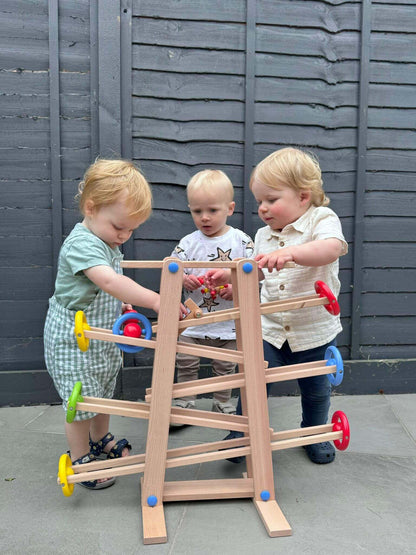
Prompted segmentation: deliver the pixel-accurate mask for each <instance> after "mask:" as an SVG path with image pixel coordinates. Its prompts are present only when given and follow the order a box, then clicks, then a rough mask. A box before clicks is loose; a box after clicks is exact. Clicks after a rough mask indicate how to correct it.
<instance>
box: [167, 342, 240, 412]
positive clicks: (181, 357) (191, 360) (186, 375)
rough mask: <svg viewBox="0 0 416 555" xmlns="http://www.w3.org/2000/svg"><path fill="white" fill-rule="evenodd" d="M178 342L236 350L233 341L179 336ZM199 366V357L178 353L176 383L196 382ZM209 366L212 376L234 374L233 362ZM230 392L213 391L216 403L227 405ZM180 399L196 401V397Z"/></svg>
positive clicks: (214, 362)
mask: <svg viewBox="0 0 416 555" xmlns="http://www.w3.org/2000/svg"><path fill="white" fill-rule="evenodd" d="M179 341H180V342H181V343H192V344H193V345H206V346H209V347H219V348H223V349H234V350H236V348H237V343H236V341H235V339H200V338H196V337H186V336H181V337H180V338H179ZM199 364H200V358H199V357H196V356H193V355H186V354H183V353H178V354H177V355H176V367H177V381H178V383H182V382H188V381H192V380H197V379H198V373H199ZM211 364H212V374H213V375H214V376H225V375H227V374H234V372H235V367H236V364H235V362H230V361H228V360H212V361H211ZM231 391H232V390H231V389H226V390H224V391H215V392H214V394H213V397H214V399H215V400H216V401H217V402H218V403H227V402H228V401H229V400H230V398H231ZM180 399H182V400H185V401H193V400H195V399H196V395H190V396H187V397H180Z"/></svg>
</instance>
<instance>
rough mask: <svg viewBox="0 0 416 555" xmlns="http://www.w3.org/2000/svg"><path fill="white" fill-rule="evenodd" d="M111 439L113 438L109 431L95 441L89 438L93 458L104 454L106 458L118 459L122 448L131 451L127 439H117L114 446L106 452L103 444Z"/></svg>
mask: <svg viewBox="0 0 416 555" xmlns="http://www.w3.org/2000/svg"><path fill="white" fill-rule="evenodd" d="M113 439H114V436H113V434H110V432H108V433H107V434H106V435H105V436H104V437H103V438H101V439H100V440H99V441H97V442H95V441H92V439H91V438H90V452H91V454H92V455H94V457H95V458H98V457H100V456H101V455H106V456H107V459H119V458H120V457H121V456H122V453H123V449H126V448H127V449H128V450H129V451H131V445H130V443H129V442H128V441H127V439H119V440H118V441H117V443H116V444H115V445H114V447H113V448H112V449H110V451H109V452H108V453H107V452H106V451H104V449H105V446H106V445H107V444H108V443H110V441H113Z"/></svg>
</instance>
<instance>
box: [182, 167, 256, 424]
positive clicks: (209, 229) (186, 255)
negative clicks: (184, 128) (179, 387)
mask: <svg viewBox="0 0 416 555" xmlns="http://www.w3.org/2000/svg"><path fill="white" fill-rule="evenodd" d="M186 192H187V197H188V203H189V209H190V211H191V215H192V218H193V220H194V223H195V226H196V227H197V230H196V231H194V232H193V233H190V234H189V235H186V236H185V237H183V238H182V239H181V240H180V242H179V244H178V245H177V246H176V247H175V249H174V251H173V253H172V256H176V257H177V258H179V259H180V260H182V261H184V262H186V261H191V260H192V261H195V260H197V261H205V260H207V261H210V262H211V261H215V260H218V261H227V260H233V259H234V258H252V256H253V241H252V239H251V238H250V237H249V236H248V235H247V234H246V233H244V232H242V231H240V230H239V229H235V228H233V227H231V226H229V225H228V224H227V218H228V216H231V215H232V214H233V212H234V207H235V202H234V200H233V198H234V189H233V185H232V183H231V181H230V179H229V178H228V177H227V175H226V174H225V173H224V172H222V171H220V170H203V171H201V172H198V173H197V174H196V175H194V176H193V177H192V179H191V180H190V182H189V183H188V186H187V189H186ZM206 271H207V268H185V270H184V275H183V287H184V289H185V293H186V296H189V297H190V298H191V299H192V300H193V301H194V302H195V303H196V304H197V305H198V306H199V307H200V308H202V310H203V312H207V313H212V312H215V311H217V310H224V309H227V308H232V307H233V303H232V286H231V284H227V286H226V287H224V288H222V289H220V290H218V291H216V292H214V293H211V291H210V290H207V291H205V289H206V288H205V287H204V283H203V278H202V276H204V274H205V272H206ZM198 278H199V279H198ZM180 341H181V342H186V343H192V344H197V345H207V346H210V347H222V348H224V349H236V335H235V323H234V321H233V320H229V321H227V322H217V323H214V324H206V325H203V326H195V327H189V328H186V329H185V331H184V332H183V333H182V335H181V337H180ZM176 363H177V381H178V382H179V383H181V382H186V381H191V380H196V379H198V372H199V365H200V359H199V357H195V356H192V355H186V354H182V353H178V354H177V356H176ZM212 372H213V374H214V375H215V376H223V375H226V374H233V373H234V372H235V363H234V362H230V361H222V360H212ZM230 398H231V390H230V389H228V390H225V391H216V392H215V393H214V401H213V405H212V410H213V411H215V412H222V413H225V414H235V407H234V405H233V404H232V403H231V401H230ZM195 399H196V397H195V396H188V397H183V398H180V399H175V400H174V405H175V406H180V407H183V408H192V407H194V406H195Z"/></svg>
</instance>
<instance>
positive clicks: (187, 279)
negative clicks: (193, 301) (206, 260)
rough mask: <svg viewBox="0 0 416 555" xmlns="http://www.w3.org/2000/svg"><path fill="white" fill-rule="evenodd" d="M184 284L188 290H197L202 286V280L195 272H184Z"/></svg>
mask: <svg viewBox="0 0 416 555" xmlns="http://www.w3.org/2000/svg"><path fill="white" fill-rule="evenodd" d="M183 286H184V288H185V289H187V290H188V291H195V289H198V287H201V282H200V281H199V280H198V278H197V277H196V276H195V275H194V274H183Z"/></svg>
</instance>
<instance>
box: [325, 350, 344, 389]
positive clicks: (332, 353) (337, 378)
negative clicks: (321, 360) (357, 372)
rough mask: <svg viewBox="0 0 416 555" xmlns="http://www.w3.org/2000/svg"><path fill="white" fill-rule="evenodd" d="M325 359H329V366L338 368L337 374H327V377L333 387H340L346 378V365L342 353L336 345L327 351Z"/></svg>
mask: <svg viewBox="0 0 416 555" xmlns="http://www.w3.org/2000/svg"><path fill="white" fill-rule="evenodd" d="M325 358H326V359H327V361H326V365H327V366H336V367H337V371H336V373H335V374H327V376H326V377H327V378H328V380H329V382H330V383H331V384H332V385H334V386H336V385H339V384H340V383H341V382H342V380H343V378H344V363H343V361H342V357H341V353H340V352H339V351H338V349H337V348H336V347H335V346H334V345H330V346H329V347H328V349H327V350H326V351H325Z"/></svg>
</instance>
